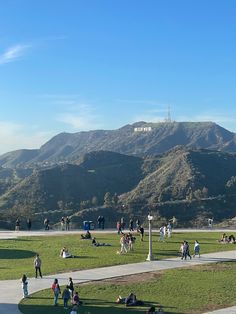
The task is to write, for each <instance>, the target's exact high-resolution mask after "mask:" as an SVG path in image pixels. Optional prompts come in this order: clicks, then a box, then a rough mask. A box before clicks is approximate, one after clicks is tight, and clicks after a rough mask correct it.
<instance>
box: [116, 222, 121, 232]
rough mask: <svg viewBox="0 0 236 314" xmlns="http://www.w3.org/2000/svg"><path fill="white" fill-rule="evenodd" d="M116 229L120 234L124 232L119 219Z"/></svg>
mask: <svg viewBox="0 0 236 314" xmlns="http://www.w3.org/2000/svg"><path fill="white" fill-rule="evenodd" d="M116 229H117V233H118V234H121V233H122V230H121V223H120V221H117V223H116Z"/></svg>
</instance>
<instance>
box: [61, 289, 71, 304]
mask: <svg viewBox="0 0 236 314" xmlns="http://www.w3.org/2000/svg"><path fill="white" fill-rule="evenodd" d="M62 299H63V302H64V309H68V301H69V300H70V290H69V286H66V287H65V289H64V290H63V292H62Z"/></svg>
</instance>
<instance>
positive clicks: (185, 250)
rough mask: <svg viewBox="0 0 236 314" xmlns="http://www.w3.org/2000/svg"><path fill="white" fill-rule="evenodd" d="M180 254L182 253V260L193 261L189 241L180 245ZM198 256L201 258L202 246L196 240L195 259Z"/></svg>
mask: <svg viewBox="0 0 236 314" xmlns="http://www.w3.org/2000/svg"><path fill="white" fill-rule="evenodd" d="M180 253H181V259H182V260H183V259H184V260H186V259H187V257H189V258H190V259H192V256H191V254H190V247H189V243H188V241H183V242H182V243H181V245H180ZM196 255H198V257H200V244H199V242H198V241H197V240H195V243H194V254H193V257H195V256H196Z"/></svg>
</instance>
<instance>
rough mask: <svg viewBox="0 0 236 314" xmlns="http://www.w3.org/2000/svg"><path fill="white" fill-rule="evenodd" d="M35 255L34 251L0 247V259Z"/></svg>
mask: <svg viewBox="0 0 236 314" xmlns="http://www.w3.org/2000/svg"><path fill="white" fill-rule="evenodd" d="M35 255H36V252H33V251H26V250H17V249H0V259H22V258H31V257H34V256H35Z"/></svg>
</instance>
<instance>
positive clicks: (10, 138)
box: [0, 121, 54, 154]
mask: <svg viewBox="0 0 236 314" xmlns="http://www.w3.org/2000/svg"><path fill="white" fill-rule="evenodd" d="M53 135H54V134H52V133H50V132H39V131H37V130H34V128H33V127H32V128H30V130H29V129H28V128H26V127H24V126H22V125H20V124H16V123H12V122H7V121H0V154H3V153H6V152H9V151H12V150H17V149H22V148H25V149H32V148H39V147H40V146H41V145H42V144H44V143H45V142H46V141H47V140H49V139H50V138H51V137H52V136H53Z"/></svg>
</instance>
